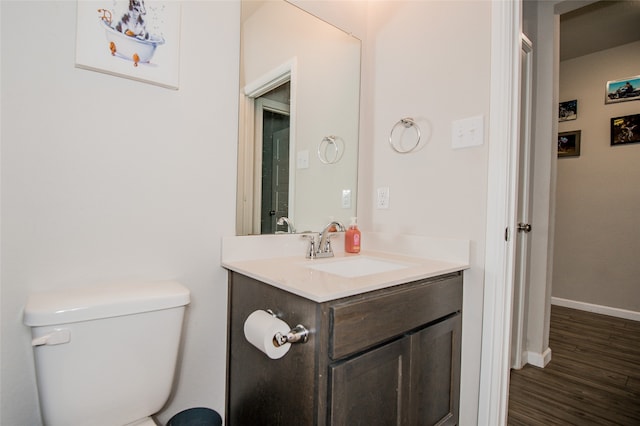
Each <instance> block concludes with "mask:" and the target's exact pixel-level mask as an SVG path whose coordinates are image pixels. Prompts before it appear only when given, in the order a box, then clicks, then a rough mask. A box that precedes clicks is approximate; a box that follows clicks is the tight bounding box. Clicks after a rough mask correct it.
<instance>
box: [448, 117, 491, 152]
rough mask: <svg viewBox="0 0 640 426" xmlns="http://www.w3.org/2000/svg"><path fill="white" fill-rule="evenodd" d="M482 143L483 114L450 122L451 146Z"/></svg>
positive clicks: (467, 145) (455, 147)
mask: <svg viewBox="0 0 640 426" xmlns="http://www.w3.org/2000/svg"><path fill="white" fill-rule="evenodd" d="M483 143H484V116H482V115H478V116H475V117H470V118H465V119H462V120H456V121H454V122H453V123H452V124H451V147H452V148H454V149H459V148H468V147H471V146H480V145H482V144H483Z"/></svg>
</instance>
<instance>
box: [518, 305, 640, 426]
mask: <svg viewBox="0 0 640 426" xmlns="http://www.w3.org/2000/svg"><path fill="white" fill-rule="evenodd" d="M549 346H550V347H551V362H549V364H547V366H546V367H545V368H537V367H533V366H531V365H526V366H525V367H524V368H522V369H521V370H512V371H511V383H510V390H509V420H508V424H509V425H510V426H520V425H527V426H529V425H545V426H548V425H581V426H582V425H598V426H600V425H624V426H640V322H638V321H631V320H625V319H620V318H614V317H610V316H606V315H599V314H593V313H589V312H584V311H579V310H575V309H569V308H564V307H560V306H552V307H551V325H550V333H549Z"/></svg>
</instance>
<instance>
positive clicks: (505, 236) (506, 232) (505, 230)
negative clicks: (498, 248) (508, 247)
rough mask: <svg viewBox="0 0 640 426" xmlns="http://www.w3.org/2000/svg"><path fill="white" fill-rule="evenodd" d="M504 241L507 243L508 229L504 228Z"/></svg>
mask: <svg viewBox="0 0 640 426" xmlns="http://www.w3.org/2000/svg"><path fill="white" fill-rule="evenodd" d="M504 240H505V241H509V227H508V226H507V227H506V228H504Z"/></svg>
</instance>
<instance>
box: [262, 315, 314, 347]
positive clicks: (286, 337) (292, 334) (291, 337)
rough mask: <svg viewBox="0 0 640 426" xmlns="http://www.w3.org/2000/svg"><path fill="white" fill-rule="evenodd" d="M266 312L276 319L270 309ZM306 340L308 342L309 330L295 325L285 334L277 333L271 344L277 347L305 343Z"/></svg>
mask: <svg viewBox="0 0 640 426" xmlns="http://www.w3.org/2000/svg"><path fill="white" fill-rule="evenodd" d="M267 312H268V313H269V314H271V315H272V316H274V317H276V318H278V316H277V315H276V314H275V312H273V311H272V310H271V309H267ZM307 340H309V330H307V328H306V327H305V326H304V325H301V324H298V325H296V326H295V327H293V328H292V329H291V330H289V332H288V333H286V334H285V333H280V332H277V333H276V334H275V335H274V336H273V344H274V345H275V346H278V347H280V346H282V345H284V344H287V343H307Z"/></svg>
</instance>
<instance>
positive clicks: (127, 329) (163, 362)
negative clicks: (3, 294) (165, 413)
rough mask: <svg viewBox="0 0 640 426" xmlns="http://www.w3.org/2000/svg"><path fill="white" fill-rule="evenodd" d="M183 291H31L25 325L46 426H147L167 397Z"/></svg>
mask: <svg viewBox="0 0 640 426" xmlns="http://www.w3.org/2000/svg"><path fill="white" fill-rule="evenodd" d="M189 301H190V294H189V290H188V289H187V288H186V287H184V286H183V285H181V284H180V283H178V282H175V281H156V282H147V281H143V282H138V281H136V282H119V283H113V284H108V285H103V286H88V287H85V288H79V289H70V290H56V291H50V292H41V293H33V294H31V295H30V296H29V298H28V301H27V304H26V305H25V308H24V324H25V325H27V326H29V327H31V336H32V346H33V353H34V361H35V373H36V381H37V386H38V396H39V398H40V409H41V412H42V420H43V422H44V424H45V425H47V426H124V425H127V426H134V425H135V426H143V425H144V426H152V425H156V423H155V421H154V420H153V419H152V418H151V416H152V415H153V414H155V413H157V412H158V411H160V409H162V407H163V406H164V405H165V403H166V402H167V400H168V399H169V396H170V394H171V389H172V386H173V380H174V374H175V370H176V361H177V358H178V349H179V346H180V334H181V331H182V321H183V318H184V311H185V307H186V305H188V304H189Z"/></svg>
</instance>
